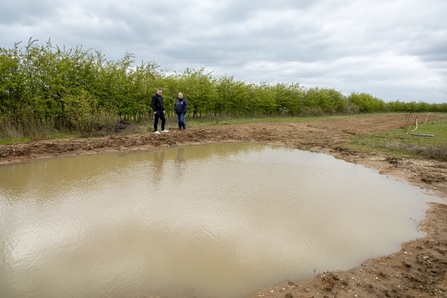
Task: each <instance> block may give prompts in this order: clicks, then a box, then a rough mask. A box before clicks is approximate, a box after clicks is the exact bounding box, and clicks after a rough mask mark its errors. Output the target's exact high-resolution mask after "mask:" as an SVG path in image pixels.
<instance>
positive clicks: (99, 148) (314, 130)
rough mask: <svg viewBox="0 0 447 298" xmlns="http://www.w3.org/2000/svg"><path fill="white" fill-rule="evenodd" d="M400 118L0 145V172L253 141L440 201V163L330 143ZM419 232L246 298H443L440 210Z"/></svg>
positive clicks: (445, 268) (445, 216) (433, 208)
mask: <svg viewBox="0 0 447 298" xmlns="http://www.w3.org/2000/svg"><path fill="white" fill-rule="evenodd" d="M404 123H405V115H401V116H396V115H385V116H384V115H376V116H371V117H365V118H357V119H336V120H324V121H317V122H300V123H252V124H241V125H223V126H215V127H203V128H202V127H200V128H191V129H188V130H186V131H177V130H172V131H170V132H169V133H167V134H161V135H154V134H152V133H148V134H133V135H116V136H109V137H102V138H95V139H69V140H51V141H39V142H33V143H24V144H13V145H0V166H1V165H4V164H10V163H22V162H29V161H32V160H34V159H37V158H47V157H55V156H64V155H81V154H95V153H98V152H104V151H130V150H150V149H156V148H167V147H175V146H185V145H199V144H205V143H218V142H254V143H260V144H269V145H280V146H285V147H290V148H296V149H301V150H309V151H313V152H322V153H326V154H330V155H333V156H334V157H336V158H340V159H343V160H346V161H348V162H352V163H358V164H362V165H364V166H367V167H370V168H374V169H377V170H379V171H380V173H381V174H383V175H389V176H392V177H394V178H397V179H398V180H402V181H406V182H407V183H409V184H412V185H415V186H419V187H421V188H423V189H424V190H427V191H430V193H432V194H433V195H434V196H437V197H440V198H443V199H442V200H443V201H444V202H446V203H447V163H446V162H441V161H437V160H432V159H413V158H404V159H390V158H386V157H385V156H382V155H380V154H367V153H361V152H354V151H350V150H343V149H341V148H340V147H339V146H338V145H337V144H339V142H341V141H343V140H345V139H346V138H348V137H350V136H352V135H357V134H364V133H372V132H379V131H386V130H391V129H397V128H402V126H403V125H404ZM421 229H422V230H424V231H425V232H427V236H426V237H425V238H421V239H416V240H414V241H411V242H408V243H403V244H402V249H401V250H400V251H399V252H396V253H394V254H392V255H389V256H383V257H381V258H376V259H369V260H365V261H364V262H363V263H362V264H361V265H360V266H359V267H356V268H353V269H351V270H349V271H337V272H324V273H321V274H318V275H317V276H316V277H314V278H312V279H309V280H304V281H285V282H284V283H283V284H281V285H278V286H276V287H274V288H266V289H260V290H259V291H257V292H255V293H253V294H252V295H251V296H250V298H252V297H286V298H291V297H328V298H329V297H330V298H335V297H338V298H342V297H447V281H446V278H447V205H445V204H440V203H430V208H429V209H428V211H427V216H426V218H425V220H424V221H423V222H422V223H421Z"/></svg>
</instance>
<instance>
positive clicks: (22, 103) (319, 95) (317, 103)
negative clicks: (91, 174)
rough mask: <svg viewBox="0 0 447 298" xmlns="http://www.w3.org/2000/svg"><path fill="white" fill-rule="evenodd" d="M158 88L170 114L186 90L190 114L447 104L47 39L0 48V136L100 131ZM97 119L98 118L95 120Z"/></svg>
mask: <svg viewBox="0 0 447 298" xmlns="http://www.w3.org/2000/svg"><path fill="white" fill-rule="evenodd" d="M158 87H162V88H163V90H164V91H163V97H164V100H165V108H166V112H167V114H166V115H167V117H168V118H169V117H175V115H174V112H173V107H174V103H175V101H176V99H177V94H178V92H183V94H184V96H185V98H186V99H187V100H188V103H189V111H188V113H190V114H191V116H193V118H201V117H209V116H214V117H216V116H218V117H257V116H260V117H266V116H293V117H296V116H322V115H334V114H353V113H358V112H361V113H376V112H382V111H393V112H402V111H405V112H427V111H431V112H447V104H428V103H424V102H418V103H415V102H411V103H403V102H399V101H397V102H391V103H388V104H386V103H385V102H384V101H382V100H381V99H378V98H376V97H374V96H372V95H369V94H365V93H352V94H350V95H348V96H345V95H343V94H341V93H340V92H339V91H336V90H334V89H324V88H310V89H306V88H303V87H301V86H300V85H299V84H298V83H277V84H275V85H271V84H268V83H266V82H263V83H246V82H240V81H235V80H234V78H233V77H231V76H219V77H213V76H212V74H211V72H209V71H207V70H205V69H204V68H199V69H190V68H187V69H186V70H184V71H180V72H174V73H173V74H170V75H167V74H166V73H165V72H163V71H161V70H160V69H159V66H158V65H157V64H155V63H154V62H148V63H144V62H142V63H141V64H140V65H138V66H134V57H133V55H132V54H129V53H127V54H126V55H125V56H124V57H123V58H122V59H119V60H116V61H110V60H107V59H106V58H105V57H104V55H103V54H102V53H101V52H99V51H92V50H84V49H83V48H82V47H80V46H78V47H76V48H71V49H66V48H65V47H64V48H60V47H58V46H54V45H52V43H51V41H50V40H48V41H47V42H46V43H45V44H43V45H39V44H38V43H37V40H32V39H29V41H28V44H27V45H24V46H22V45H21V43H15V44H14V46H13V47H12V48H11V49H5V48H0V116H1V119H2V121H3V122H4V123H5V125H3V126H1V127H0V137H2V138H10V137H15V136H18V137H21V136H27V137H30V138H32V139H38V138H40V137H42V134H44V133H45V131H51V130H62V131H70V130H71V131H73V130H74V131H77V132H78V133H80V134H81V135H90V134H92V133H93V132H94V131H96V130H97V129H101V130H102V131H104V128H105V127H108V126H109V125H111V124H110V123H112V122H113V121H116V119H124V120H129V121H133V122H142V121H149V120H151V119H152V117H153V113H152V112H151V108H150V102H151V97H152V96H153V94H154V93H155V91H156V89H157V88H158ZM94 122H96V123H94Z"/></svg>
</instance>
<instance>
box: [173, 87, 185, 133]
mask: <svg viewBox="0 0 447 298" xmlns="http://www.w3.org/2000/svg"><path fill="white" fill-rule="evenodd" d="M187 110H188V102H187V101H186V99H185V98H184V97H183V93H181V92H179V94H178V99H177V101H176V102H175V105H174V111H175V113H176V114H177V120H178V129H180V130H182V128H183V129H186V125H185V115H186V111H187Z"/></svg>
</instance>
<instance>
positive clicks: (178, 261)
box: [0, 144, 429, 298]
mask: <svg viewBox="0 0 447 298" xmlns="http://www.w3.org/2000/svg"><path fill="white" fill-rule="evenodd" d="M428 200H429V198H428V197H427V196H425V195H424V194H422V192H421V191H420V190H419V189H418V188H415V187H412V186H409V185H406V184H404V183H401V182H398V181H395V180H394V179H391V178H387V177H386V176H383V175H379V174H378V173H377V171H374V170H371V169H368V168H365V167H363V166H360V165H355V164H350V163H347V162H344V161H341V160H337V159H335V158H333V157H331V156H329V155H325V154H318V153H310V152H305V151H299V150H294V149H287V148H283V147H274V146H264V145H258V144H209V145H203V146H193V147H180V148H172V149H166V150H158V151H149V152H132V153H127V154H117V153H113V154H99V155H94V156H77V157H64V158H55V159H47V160H39V161H35V162H32V163H27V164H19V165H8V166H2V167H0V297H5V298H6V297H38V298H40V297H42V298H43V297H45V298H49V297H151V296H156V295H159V296H163V297H164V296H168V295H169V297H187V296H193V295H194V296H197V297H225V298H226V297H244V296H246V295H248V294H250V293H252V292H254V291H256V290H258V289H261V288H263V287H267V286H274V285H276V284H278V283H280V282H283V281H286V280H291V281H296V280H300V279H305V278H310V277H313V276H314V275H315V274H317V273H319V272H322V271H324V270H346V269H349V268H352V267H354V266H357V265H359V264H360V263H361V262H362V261H364V260H365V259H367V258H371V257H378V256H381V255H385V254H390V253H393V252H395V251H398V250H399V249H400V245H401V243H402V242H405V241H409V240H412V239H415V238H418V237H423V236H424V235H425V234H424V233H422V232H420V231H418V225H419V222H420V220H421V219H422V218H423V216H424V213H425V209H426V205H425V202H426V201H428Z"/></svg>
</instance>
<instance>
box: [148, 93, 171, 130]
mask: <svg viewBox="0 0 447 298" xmlns="http://www.w3.org/2000/svg"><path fill="white" fill-rule="evenodd" d="M162 93H163V89H161V88H158V89H157V93H155V95H154V96H152V102H151V107H152V110H153V111H154V116H155V118H154V133H156V134H160V132H159V131H158V129H157V127H158V119H161V132H168V131H169V130H166V129H165V124H166V117H165V107H164V105H163V97H162V96H161V94H162Z"/></svg>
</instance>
